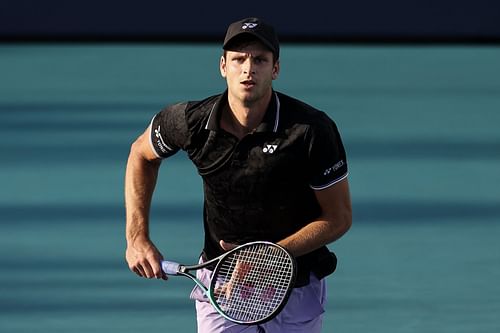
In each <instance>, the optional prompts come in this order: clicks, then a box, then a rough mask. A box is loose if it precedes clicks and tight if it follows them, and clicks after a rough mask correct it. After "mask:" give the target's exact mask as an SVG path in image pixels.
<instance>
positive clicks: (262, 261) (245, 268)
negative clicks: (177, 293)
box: [215, 245, 294, 322]
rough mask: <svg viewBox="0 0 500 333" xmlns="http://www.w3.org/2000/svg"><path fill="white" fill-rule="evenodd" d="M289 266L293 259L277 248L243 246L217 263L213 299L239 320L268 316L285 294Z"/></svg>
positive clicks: (290, 266) (289, 278)
mask: <svg viewBox="0 0 500 333" xmlns="http://www.w3.org/2000/svg"><path fill="white" fill-rule="evenodd" d="M293 269H294V267H293V259H292V258H291V257H290V256H289V255H288V253H286V252H285V251H283V250H282V249H280V248H277V247H270V246H267V245H266V246H261V245H254V246H251V247H249V248H243V249H242V250H241V251H237V252H234V253H233V254H232V255H230V256H228V257H226V258H225V260H224V261H223V262H221V265H220V269H219V270H218V272H217V276H216V277H215V278H216V279H217V282H218V286H219V289H220V292H219V293H218V294H217V293H216V295H215V296H216V297H215V301H216V302H217V304H219V306H220V307H221V309H222V310H223V311H224V312H225V313H226V314H227V315H228V316H230V317H231V318H234V319H236V320H239V321H242V322H251V321H256V320H259V319H262V318H265V317H268V316H270V315H271V314H272V313H273V312H274V311H276V310H277V308H279V306H280V305H281V303H282V302H283V300H284V298H285V297H286V295H287V291H288V289H289V288H290V284H291V281H292V279H293Z"/></svg>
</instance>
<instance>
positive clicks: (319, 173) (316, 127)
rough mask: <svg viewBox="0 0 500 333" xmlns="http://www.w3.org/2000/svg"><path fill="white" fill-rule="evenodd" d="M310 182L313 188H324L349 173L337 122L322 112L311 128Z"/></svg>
mask: <svg viewBox="0 0 500 333" xmlns="http://www.w3.org/2000/svg"><path fill="white" fill-rule="evenodd" d="M309 140H310V141H309V158H310V168H309V170H310V173H311V174H310V183H309V185H310V186H311V188H312V189H314V190H323V189H325V188H328V187H330V186H332V185H334V184H336V183H338V182H339V181H341V180H343V179H344V178H346V177H347V175H348V169H347V158H346V152H345V149H344V145H343V144H342V139H341V137H340V133H339V131H338V129H337V125H336V124H335V122H334V121H333V120H332V119H330V118H329V117H328V116H327V115H326V114H324V113H322V116H321V117H320V119H319V121H317V122H315V123H313V124H311V127H310V129H309Z"/></svg>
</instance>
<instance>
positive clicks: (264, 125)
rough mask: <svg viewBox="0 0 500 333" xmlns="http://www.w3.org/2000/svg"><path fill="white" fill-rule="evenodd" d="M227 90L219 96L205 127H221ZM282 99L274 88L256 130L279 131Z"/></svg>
mask: <svg viewBox="0 0 500 333" xmlns="http://www.w3.org/2000/svg"><path fill="white" fill-rule="evenodd" d="M227 94H228V92H227V90H226V91H225V92H224V93H223V94H222V95H220V97H219V98H217V99H216V100H215V102H214V104H213V106H212V109H211V110H210V115H209V117H208V120H207V124H206V125H205V129H208V130H211V131H217V130H219V129H220V118H221V115H222V110H223V109H224V105H225V104H227ZM280 107H281V105H280V100H279V98H278V94H277V93H276V92H275V91H274V90H273V94H272V96H271V101H270V103H269V106H268V107H267V110H266V114H265V115H264V118H263V119H262V122H261V123H260V124H259V126H257V129H256V132H277V131H278V126H279V120H280Z"/></svg>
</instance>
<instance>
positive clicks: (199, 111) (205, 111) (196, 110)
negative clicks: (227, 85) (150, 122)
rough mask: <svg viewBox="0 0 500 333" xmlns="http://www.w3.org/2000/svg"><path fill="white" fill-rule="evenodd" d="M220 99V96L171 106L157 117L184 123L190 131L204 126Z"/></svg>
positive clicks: (165, 108)
mask: <svg viewBox="0 0 500 333" xmlns="http://www.w3.org/2000/svg"><path fill="white" fill-rule="evenodd" d="M219 98H220V94H219V95H213V96H210V97H207V98H205V99H202V100H192V101H183V102H178V103H174V104H170V105H168V106H166V107H164V108H163V109H162V110H161V112H160V113H159V115H158V116H157V117H162V118H166V119H171V120H172V121H174V122H176V123H184V124H185V125H186V126H187V128H190V129H193V128H195V127H197V126H201V125H203V126H204V124H205V123H206V121H207V119H208V118H209V116H210V113H211V111H212V109H213V107H214V105H215V104H216V103H217V101H218V100H219Z"/></svg>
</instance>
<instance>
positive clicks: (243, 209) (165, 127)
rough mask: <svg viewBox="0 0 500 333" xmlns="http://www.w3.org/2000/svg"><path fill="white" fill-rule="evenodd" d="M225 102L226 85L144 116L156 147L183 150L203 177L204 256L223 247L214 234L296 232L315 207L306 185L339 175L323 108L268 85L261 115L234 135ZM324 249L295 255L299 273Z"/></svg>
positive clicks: (338, 150) (166, 152)
mask: <svg viewBox="0 0 500 333" xmlns="http://www.w3.org/2000/svg"><path fill="white" fill-rule="evenodd" d="M225 103H227V91H226V92H225V93H224V94H222V95H216V96H212V97H209V98H207V99H205V100H202V101H197V102H185V103H180V104H175V105H172V106H169V107H167V108H165V109H163V110H162V111H161V112H160V113H158V114H157V115H156V116H155V117H154V118H153V120H152V123H151V145H152V147H153V150H154V151H155V152H156V154H157V155H158V156H159V157H161V158H166V157H168V156H171V155H173V154H175V153H176V152H177V151H178V150H184V151H186V152H187V154H188V156H189V158H190V159H191V161H192V162H193V163H194V165H195V166H196V168H197V169H198V172H199V174H200V175H201V176H202V178H203V184H204V198H205V199H204V217H203V218H204V228H205V244H204V249H203V251H204V254H205V256H206V257H207V258H208V259H211V258H214V257H216V256H218V255H220V254H222V253H223V250H222V248H221V247H220V246H219V240H221V239H223V240H225V241H226V242H232V243H237V244H242V243H245V242H249V241H255V240H267V241H273V242H277V241H279V240H281V239H283V238H285V237H287V236H289V235H290V234H292V233H294V232H296V231H297V230H299V229H300V228H301V227H303V226H305V225H306V224H307V223H309V222H310V221H312V220H313V219H315V218H317V217H318V216H319V215H320V207H319V205H318V203H317V201H316V198H315V195H314V191H315V190H321V189H324V188H327V187H329V186H331V185H333V184H335V183H337V182H339V181H341V180H342V179H344V178H346V177H347V160H346V154H345V151H344V147H343V145H342V141H341V138H340V134H339V132H338V130H337V126H336V125H335V123H334V121H333V120H332V119H330V118H329V117H328V116H327V115H326V114H325V113H324V112H321V111H318V110H316V109H315V108H313V107H311V106H309V105H307V104H305V103H303V102H301V101H299V100H296V99H294V98H291V97H289V96H286V95H284V94H281V93H278V92H273V97H272V100H271V103H270V104H269V107H268V109H267V111H266V114H265V116H264V119H263V121H262V123H261V124H260V125H259V126H258V127H257V128H256V129H255V131H253V132H252V133H250V134H248V135H246V136H245V137H243V138H242V139H241V140H240V139H238V138H237V137H235V136H234V135H232V134H230V133H228V132H226V131H225V130H224V129H222V128H221V127H220V118H221V113H222V110H223V108H224V106H225ZM325 253H329V252H328V251H327V248H326V247H324V248H322V249H320V250H319V251H316V252H314V253H312V254H310V255H308V256H306V257H304V258H298V262H299V271H300V274H299V280H300V276H302V277H306V276H308V272H309V271H310V270H311V269H312V268H314V267H312V268H311V267H310V266H311V265H312V264H313V263H314V260H313V259H315V258H316V257H319V256H321V255H320V254H323V255H324V254H325ZM299 283H300V282H299Z"/></svg>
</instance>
